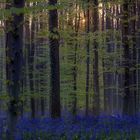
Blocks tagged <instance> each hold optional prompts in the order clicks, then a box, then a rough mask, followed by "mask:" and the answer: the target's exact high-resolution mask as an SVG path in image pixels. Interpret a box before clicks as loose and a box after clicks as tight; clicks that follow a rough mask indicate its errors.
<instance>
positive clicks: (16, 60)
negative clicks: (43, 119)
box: [6, 0, 25, 140]
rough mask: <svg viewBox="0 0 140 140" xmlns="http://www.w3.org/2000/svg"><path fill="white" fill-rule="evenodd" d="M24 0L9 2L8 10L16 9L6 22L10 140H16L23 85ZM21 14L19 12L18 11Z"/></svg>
mask: <svg viewBox="0 0 140 140" xmlns="http://www.w3.org/2000/svg"><path fill="white" fill-rule="evenodd" d="M24 3H25V1H24V0H13V1H10V0H7V4H6V9H11V8H16V10H15V11H12V15H11V17H10V18H9V19H8V20H7V21H6V29H8V30H7V32H6V81H7V91H8V94H9V96H10V102H9V106H8V107H9V129H10V134H9V136H8V139H10V140H14V139H15V138H14V133H15V127H14V126H15V124H16V120H17V115H18V113H19V111H20V100H19V95H20V87H21V83H22V77H21V72H22V62H23V53H22V47H23V22H24V14H23V11H22V10H21V9H20V8H23V7H24ZM19 9H20V10H21V12H20V13H19V12H17V13H16V11H18V10H19Z"/></svg>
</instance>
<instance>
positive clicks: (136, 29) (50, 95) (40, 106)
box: [0, 0, 140, 117]
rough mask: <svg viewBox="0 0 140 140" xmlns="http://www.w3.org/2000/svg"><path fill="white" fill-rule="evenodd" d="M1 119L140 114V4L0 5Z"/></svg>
mask: <svg viewBox="0 0 140 140" xmlns="http://www.w3.org/2000/svg"><path fill="white" fill-rule="evenodd" d="M0 110H1V111H0V112H2V111H9V112H10V113H12V114H21V115H24V114H25V115H27V116H31V117H41V116H49V115H51V116H52V117H59V116H60V115H65V112H66V111H70V112H71V113H73V114H74V115H76V114H79V113H82V114H85V115H88V114H93V115H99V114H102V113H106V114H130V115H134V114H136V113H138V112H140V1H139V0H73V1H71V0H58V1H57V0H49V1H47V0H26V1H25V0H0Z"/></svg>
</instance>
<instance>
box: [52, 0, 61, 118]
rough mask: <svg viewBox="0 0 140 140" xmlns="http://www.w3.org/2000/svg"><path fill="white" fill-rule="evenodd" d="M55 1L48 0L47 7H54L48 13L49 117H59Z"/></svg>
mask: <svg viewBox="0 0 140 140" xmlns="http://www.w3.org/2000/svg"><path fill="white" fill-rule="evenodd" d="M56 4H57V0H49V5H50V6H54V9H53V10H50V11H49V31H50V37H49V43H50V60H51V94H50V107H51V117H53V118H56V117H60V115H61V110H60V68H59V67H60V66H59V35H58V12H57V9H56V7H55V6H56Z"/></svg>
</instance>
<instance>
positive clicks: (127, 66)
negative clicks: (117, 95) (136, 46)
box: [122, 0, 130, 114]
mask: <svg viewBox="0 0 140 140" xmlns="http://www.w3.org/2000/svg"><path fill="white" fill-rule="evenodd" d="M122 8H123V9H122V12H123V19H122V43H123V48H124V99H123V100H124V101H123V112H124V113H125V114H129V104H130V103H129V98H130V58H129V56H130V52H129V39H128V35H129V22H128V18H129V10H128V9H129V2H128V0H124V1H123V5H122Z"/></svg>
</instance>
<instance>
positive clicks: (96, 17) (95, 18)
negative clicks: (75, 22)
mask: <svg viewBox="0 0 140 140" xmlns="http://www.w3.org/2000/svg"><path fill="white" fill-rule="evenodd" d="M93 4H94V7H93V24H94V25H93V32H94V33H95V34H96V31H98V28H99V27H98V24H99V15H98V0H94V2H93ZM96 35H97V34H96ZM96 37H97V36H95V39H94V40H93V54H94V58H93V88H94V101H93V112H94V114H95V115H98V114H99V109H100V107H99V106H100V105H99V104H100V103H99V67H98V61H99V60H98V43H97V38H96Z"/></svg>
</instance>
